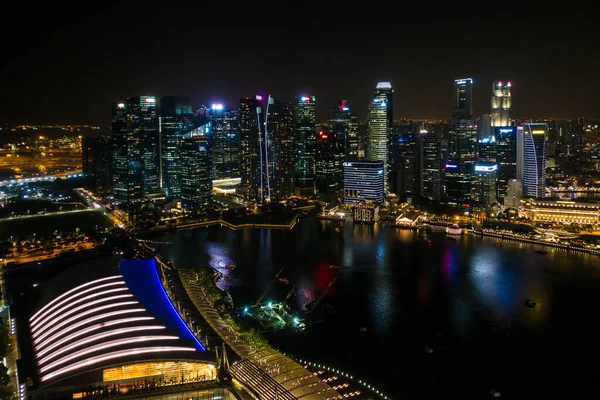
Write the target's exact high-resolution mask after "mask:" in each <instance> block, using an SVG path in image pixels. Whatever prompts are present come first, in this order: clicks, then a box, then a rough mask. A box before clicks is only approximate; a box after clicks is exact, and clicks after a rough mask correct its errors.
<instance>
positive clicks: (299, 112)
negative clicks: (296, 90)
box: [294, 96, 317, 194]
mask: <svg viewBox="0 0 600 400" xmlns="http://www.w3.org/2000/svg"><path fill="white" fill-rule="evenodd" d="M294 111H295V112H294V142H295V146H296V156H297V159H296V186H298V187H300V188H301V189H302V192H303V193H304V194H314V179H315V145H316V141H317V133H316V119H315V96H299V97H298V98H297V100H296V104H295V110H294Z"/></svg>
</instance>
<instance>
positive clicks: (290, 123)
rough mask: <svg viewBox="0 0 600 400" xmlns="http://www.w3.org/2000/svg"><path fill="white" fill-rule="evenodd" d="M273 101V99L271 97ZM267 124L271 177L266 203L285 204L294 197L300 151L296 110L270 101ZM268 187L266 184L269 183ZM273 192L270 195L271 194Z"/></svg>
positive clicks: (284, 104) (280, 102)
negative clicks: (295, 133) (296, 136)
mask: <svg viewBox="0 0 600 400" xmlns="http://www.w3.org/2000/svg"><path fill="white" fill-rule="evenodd" d="M269 97H270V96H269ZM270 99H271V100H270V104H269V108H268V110H269V115H268V117H267V118H266V121H267V127H268V129H267V149H266V157H265V159H266V160H268V172H269V174H268V176H267V174H266V172H267V170H266V169H265V171H264V172H265V179H269V181H268V185H267V187H266V190H267V193H266V200H267V201H277V200H284V199H286V198H288V197H290V196H291V195H293V194H294V187H295V179H296V177H295V175H296V147H295V144H294V109H293V107H292V105H291V104H290V103H286V102H283V101H277V100H274V99H273V98H272V97H270ZM265 184H266V183H265ZM269 189H270V192H269Z"/></svg>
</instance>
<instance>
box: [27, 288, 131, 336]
mask: <svg viewBox="0 0 600 400" xmlns="http://www.w3.org/2000/svg"><path fill="white" fill-rule="evenodd" d="M126 297H133V295H132V294H131V293H127V294H120V295H117V296H109V297H105V298H103V299H98V300H94V301H90V302H89V303H86V304H82V305H80V306H79V307H75V308H73V309H70V310H69V311H67V312H66V313H64V314H62V315H60V316H59V317H58V318H56V319H52V320H50V321H49V322H48V323H46V324H41V325H38V327H37V328H36V329H37V331H36V332H33V334H32V336H33V337H34V338H36V337H37V336H39V334H40V333H42V332H44V331H45V330H47V329H48V328H51V327H52V325H54V324H55V323H57V322H59V321H61V320H62V319H64V318H66V317H68V316H69V315H71V314H73V313H75V312H77V311H80V310H83V309H85V308H88V307H90V306H93V305H95V304H100V303H104V302H107V301H109V300H116V299H123V298H126ZM38 328H39V329H38Z"/></svg>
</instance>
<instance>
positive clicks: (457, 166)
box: [444, 161, 473, 207]
mask: <svg viewBox="0 0 600 400" xmlns="http://www.w3.org/2000/svg"><path fill="white" fill-rule="evenodd" d="M472 167H473V164H467V163H452V162H451V161H448V163H447V164H446V166H445V168H444V193H445V195H446V201H447V202H448V203H451V204H456V205H461V206H465V207H466V206H469V205H470V202H471V170H472Z"/></svg>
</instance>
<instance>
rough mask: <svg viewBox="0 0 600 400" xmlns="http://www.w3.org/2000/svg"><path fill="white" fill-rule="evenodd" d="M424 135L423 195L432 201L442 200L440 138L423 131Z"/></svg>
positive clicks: (432, 133) (422, 152)
mask: <svg viewBox="0 0 600 400" xmlns="http://www.w3.org/2000/svg"><path fill="white" fill-rule="evenodd" d="M421 135H422V141H423V145H422V151H421V154H422V157H421V158H422V160H423V170H422V171H423V172H422V179H421V180H422V186H421V187H422V192H421V195H422V196H423V197H426V198H428V199H430V200H438V201H439V200H441V199H442V172H443V161H442V154H441V149H440V138H439V137H438V136H437V135H435V133H434V132H429V131H426V130H422V131H421Z"/></svg>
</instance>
